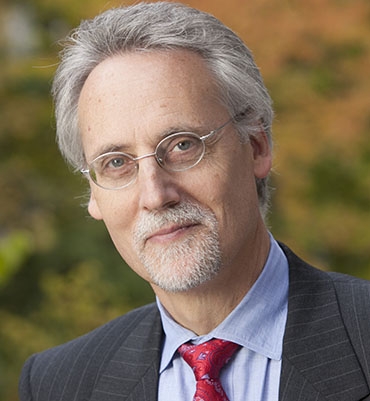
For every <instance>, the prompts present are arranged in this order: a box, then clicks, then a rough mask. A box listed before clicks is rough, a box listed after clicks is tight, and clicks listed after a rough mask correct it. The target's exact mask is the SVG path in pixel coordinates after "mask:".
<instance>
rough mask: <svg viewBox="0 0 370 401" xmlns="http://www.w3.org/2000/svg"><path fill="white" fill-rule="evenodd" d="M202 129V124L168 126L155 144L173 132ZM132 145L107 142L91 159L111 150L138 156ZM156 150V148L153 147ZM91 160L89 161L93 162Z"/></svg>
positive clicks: (198, 130)
mask: <svg viewBox="0 0 370 401" xmlns="http://www.w3.org/2000/svg"><path fill="white" fill-rule="evenodd" d="M201 131H205V128H204V127H201V126H197V127H194V126H190V125H182V126H181V128H180V126H172V127H169V128H167V129H166V130H165V131H163V132H162V133H161V134H159V135H158V136H157V137H155V138H156V141H155V146H157V144H158V143H159V142H160V141H161V140H162V139H164V138H166V137H167V136H169V135H171V134H176V133H178V132H194V133H195V134H199V135H200V132H201ZM153 142H154V138H153ZM131 147H132V146H131V145H127V144H124V143H117V144H112V143H111V144H106V145H103V146H102V147H100V148H99V149H98V150H97V151H96V152H94V153H93V155H92V156H91V161H93V160H95V159H96V158H97V157H99V156H101V155H104V154H105V153H110V152H122V153H127V154H129V155H131V156H134V157H136V156H137V155H134V154H133V153H132V152H130V148H131ZM153 150H154V149H153ZM91 161H90V162H89V163H91Z"/></svg>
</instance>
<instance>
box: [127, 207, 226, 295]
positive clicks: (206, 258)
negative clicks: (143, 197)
mask: <svg viewBox="0 0 370 401" xmlns="http://www.w3.org/2000/svg"><path fill="white" fill-rule="evenodd" d="M170 224H178V225H180V226H190V225H191V226H196V227H195V228H194V229H193V230H192V233H190V234H187V235H186V236H184V238H181V239H177V240H174V241H173V242H172V243H171V244H170V245H166V246H160V245H158V244H150V243H148V242H146V239H147V238H148V237H149V236H150V235H151V234H152V233H155V232H156V231H158V230H160V229H161V228H163V227H166V226H168V225H170ZM134 249H135V251H136V253H137V255H138V257H139V259H140V261H141V263H142V264H143V266H144V268H145V269H146V271H147V273H148V274H149V277H150V279H151V282H152V283H153V284H155V285H157V286H158V287H159V288H161V289H162V290H164V291H166V292H182V291H188V290H190V289H192V288H195V287H198V286H199V285H201V284H203V283H204V282H206V281H209V280H211V279H212V278H213V277H215V276H216V275H217V273H218V272H219V271H220V269H221V251H220V243H219V238H218V222H217V219H216V216H215V215H214V213H213V212H212V211H211V210H209V209H207V208H205V207H201V206H199V205H197V204H194V203H190V202H186V203H181V204H178V205H176V206H174V207H172V208H168V209H166V210H163V211H161V212H158V211H157V212H148V213H145V214H142V215H141V216H140V218H139V221H138V222H137V224H136V226H135V229H134Z"/></svg>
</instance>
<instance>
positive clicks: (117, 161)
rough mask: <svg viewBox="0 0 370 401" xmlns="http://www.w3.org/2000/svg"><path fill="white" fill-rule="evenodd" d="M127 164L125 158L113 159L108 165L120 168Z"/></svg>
mask: <svg viewBox="0 0 370 401" xmlns="http://www.w3.org/2000/svg"><path fill="white" fill-rule="evenodd" d="M125 163H126V160H125V159H124V158H123V157H114V158H113V159H111V160H109V162H108V163H107V167H112V168H120V167H122V166H123V165H124V164H125Z"/></svg>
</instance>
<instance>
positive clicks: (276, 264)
mask: <svg viewBox="0 0 370 401" xmlns="http://www.w3.org/2000/svg"><path fill="white" fill-rule="evenodd" d="M270 243H271V246H270V252H269V256H268V258H267V261H266V264H265V267H264V269H263V271H262V273H261V274H260V276H259V277H258V279H257V281H256V282H255V283H254V285H253V286H252V288H251V289H250V290H249V291H248V293H247V294H246V295H245V296H244V298H243V299H242V301H241V302H240V303H239V305H238V306H237V307H236V308H235V309H234V310H233V311H232V312H231V313H230V315H229V316H227V317H226V319H225V320H224V321H223V322H222V323H221V324H220V325H219V326H217V327H216V328H215V329H214V330H212V331H211V332H210V333H208V334H207V335H205V336H197V335H196V334H194V333H193V332H192V331H190V330H188V329H186V328H184V327H182V326H181V325H179V324H178V323H176V322H175V321H174V320H173V319H172V318H171V316H170V315H169V313H168V312H167V311H166V310H165V308H164V307H163V305H162V304H161V303H160V301H159V299H158V298H157V304H158V308H159V311H160V314H161V319H162V324H163V329H164V332H165V338H164V344H163V349H162V359H161V365H160V372H162V371H163V370H164V369H166V367H167V366H168V364H169V363H170V362H171V360H172V358H173V356H174V354H175V352H176V351H177V348H178V347H179V346H180V345H181V344H183V343H185V342H188V341H193V342H195V343H202V342H204V341H207V340H209V339H210V338H213V337H215V338H221V339H224V340H228V341H233V342H235V343H237V344H239V345H241V346H242V347H246V348H248V349H249V350H251V351H254V352H256V353H259V354H261V355H264V356H265V357H267V358H270V359H275V360H280V359H281V356H282V348H283V336H284V330H285V323H286V316H287V307H288V281H289V278H288V262H287V259H286V257H285V255H284V253H283V251H282V250H281V248H280V247H279V245H278V244H277V242H276V241H275V240H274V238H273V237H272V236H271V235H270Z"/></svg>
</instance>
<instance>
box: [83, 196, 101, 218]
mask: <svg viewBox="0 0 370 401" xmlns="http://www.w3.org/2000/svg"><path fill="white" fill-rule="evenodd" d="M87 210H88V211H89V214H90V216H91V217H93V218H94V219H95V220H103V216H102V214H101V212H100V208H99V206H98V203H97V201H96V198H95V195H94V192H93V191H92V190H90V199H89V204H88V207H87Z"/></svg>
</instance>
